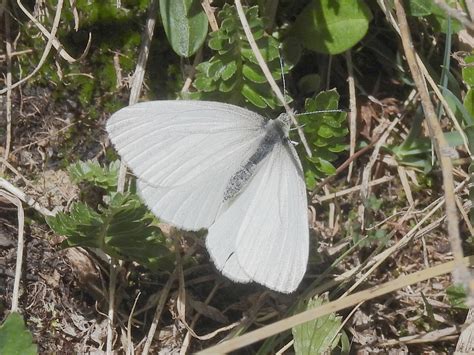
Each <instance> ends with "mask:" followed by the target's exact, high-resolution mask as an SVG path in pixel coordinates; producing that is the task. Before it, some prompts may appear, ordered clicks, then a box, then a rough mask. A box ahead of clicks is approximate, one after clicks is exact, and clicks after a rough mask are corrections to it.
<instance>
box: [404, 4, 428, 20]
mask: <svg viewBox="0 0 474 355" xmlns="http://www.w3.org/2000/svg"><path fill="white" fill-rule="evenodd" d="M405 4H406V10H407V14H408V15H410V16H416V17H418V16H428V15H431V13H432V11H433V7H434V4H433V0H409V1H406V2H405Z"/></svg>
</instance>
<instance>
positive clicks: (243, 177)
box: [224, 120, 285, 201]
mask: <svg viewBox="0 0 474 355" xmlns="http://www.w3.org/2000/svg"><path fill="white" fill-rule="evenodd" d="M265 130H266V133H265V135H264V136H263V138H262V140H261V141H260V143H259V145H258V147H257V149H256V150H255V152H254V153H253V154H252V155H251V156H250V158H249V159H248V160H247V161H246V162H245V163H244V164H243V165H242V167H241V168H240V169H239V170H237V171H236V172H235V173H234V174H233V175H232V176H231V178H230V179H229V182H228V183H227V187H226V189H225V192H224V201H227V200H230V199H232V198H234V197H235V196H236V195H238V194H239V192H240V191H242V189H243V188H244V187H245V185H246V184H247V183H248V181H249V180H250V178H251V177H252V176H253V175H254V173H255V171H256V169H257V167H258V165H259V163H260V162H261V161H262V160H263V159H264V158H265V157H266V156H267V155H268V154H269V153H270V152H271V151H272V150H273V147H274V146H275V144H277V143H279V142H282V139H284V138H285V132H284V130H283V129H282V127H281V124H280V122H278V121H276V120H270V121H269V122H268V123H267V125H266V126H265Z"/></svg>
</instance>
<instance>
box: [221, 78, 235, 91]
mask: <svg viewBox="0 0 474 355" xmlns="http://www.w3.org/2000/svg"><path fill="white" fill-rule="evenodd" d="M236 86H237V81H236V80H228V81H221V82H220V83H219V91H221V92H225V93H227V92H231V91H232V90H234V88H235V87H236Z"/></svg>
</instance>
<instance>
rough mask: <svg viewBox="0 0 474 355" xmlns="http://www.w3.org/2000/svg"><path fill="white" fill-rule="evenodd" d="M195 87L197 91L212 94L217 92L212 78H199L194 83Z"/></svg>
mask: <svg viewBox="0 0 474 355" xmlns="http://www.w3.org/2000/svg"><path fill="white" fill-rule="evenodd" d="M193 85H194V87H195V88H196V89H198V90H200V91H204V92H211V91H214V90H216V85H215V84H214V81H213V80H212V78H208V77H205V76H197V77H196V79H195V80H194V82H193Z"/></svg>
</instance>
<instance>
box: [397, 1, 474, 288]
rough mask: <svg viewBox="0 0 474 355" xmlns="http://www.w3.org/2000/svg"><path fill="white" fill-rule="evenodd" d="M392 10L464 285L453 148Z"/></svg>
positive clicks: (401, 17) (400, 11)
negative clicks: (438, 174)
mask: <svg viewBox="0 0 474 355" xmlns="http://www.w3.org/2000/svg"><path fill="white" fill-rule="evenodd" d="M395 9H396V14H397V19H398V24H399V26H400V34H401V39H402V44H403V49H404V51H405V56H406V60H407V62H408V65H409V67H410V71H411V74H412V77H413V81H414V82H415V85H416V87H417V89H418V92H419V94H420V99H421V104H422V106H423V111H424V113H425V116H426V123H427V125H428V130H429V133H430V136H431V138H432V140H433V145H434V148H435V151H436V155H437V156H438V159H439V163H440V167H441V171H442V175H443V187H444V195H445V198H446V217H447V218H446V219H447V225H448V228H447V229H448V235H449V241H450V244H451V249H452V252H453V255H454V261H455V262H456V263H457V264H458V266H459V270H458V271H459V275H457V276H460V277H461V280H459V281H463V283H469V282H470V280H469V279H470V276H469V272H468V271H467V269H466V267H465V266H463V265H464V264H462V260H463V250H462V244H461V238H460V235H459V225H458V222H459V220H458V214H457V207H456V201H455V197H454V179H453V172H452V170H453V165H452V162H451V158H450V151H451V150H452V148H450V147H449V145H448V142H447V141H446V138H445V137H444V134H443V130H442V129H441V126H440V123H439V121H438V118H437V116H436V112H435V109H434V106H433V103H432V102H431V98H430V95H429V93H428V89H427V86H426V82H425V80H424V78H423V75H422V73H421V71H420V68H419V66H418V64H417V59H416V56H415V51H414V49H413V42H412V40H411V34H410V29H409V27H408V22H407V19H406V14H405V10H404V8H403V6H402V4H401V2H400V0H395Z"/></svg>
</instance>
